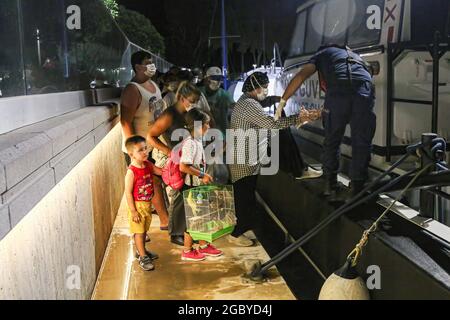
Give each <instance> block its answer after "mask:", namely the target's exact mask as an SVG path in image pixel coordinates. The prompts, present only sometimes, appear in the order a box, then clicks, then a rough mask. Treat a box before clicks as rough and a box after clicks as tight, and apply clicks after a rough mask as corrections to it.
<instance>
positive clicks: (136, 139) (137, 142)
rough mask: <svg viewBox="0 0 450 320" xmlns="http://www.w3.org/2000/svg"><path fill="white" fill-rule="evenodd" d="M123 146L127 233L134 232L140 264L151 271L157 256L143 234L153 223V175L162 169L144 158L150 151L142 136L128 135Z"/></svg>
mask: <svg viewBox="0 0 450 320" xmlns="http://www.w3.org/2000/svg"><path fill="white" fill-rule="evenodd" d="M125 147H126V149H127V152H128V155H129V156H130V158H131V164H130V166H129V167H128V170H127V174H126V176H125V195H126V197H127V204H128V219H129V223H130V232H131V233H132V234H133V238H134V243H135V245H136V248H137V252H136V257H137V258H138V261H139V265H140V267H141V268H142V269H143V270H145V271H150V270H153V269H155V266H154V265H153V263H152V260H154V259H157V258H158V255H156V254H154V253H152V252H150V251H147V250H146V249H145V236H146V234H147V231H148V230H149V228H150V224H151V222H152V207H151V204H152V201H153V175H154V174H157V175H161V173H162V172H161V169H160V168H158V167H155V166H154V165H153V164H152V163H151V162H149V161H148V160H147V157H148V152H149V151H148V149H147V143H146V141H145V138H144V137H141V136H132V137H130V138H128V139H127V140H126V142H125Z"/></svg>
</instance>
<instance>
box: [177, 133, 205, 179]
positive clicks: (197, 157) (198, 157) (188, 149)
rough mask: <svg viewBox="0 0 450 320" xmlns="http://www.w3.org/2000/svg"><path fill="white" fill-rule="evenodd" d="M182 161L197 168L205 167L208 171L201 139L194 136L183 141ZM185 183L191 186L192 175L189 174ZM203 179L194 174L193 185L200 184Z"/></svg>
mask: <svg viewBox="0 0 450 320" xmlns="http://www.w3.org/2000/svg"><path fill="white" fill-rule="evenodd" d="M180 163H184V164H190V165H192V166H193V167H194V168H196V169H199V170H200V169H203V172H206V163H205V151H204V149H203V143H202V141H201V140H196V139H194V138H193V137H192V136H189V137H188V138H186V140H184V141H183V148H182V149H181V158H180ZM184 183H185V184H187V185H188V186H191V175H189V174H187V175H186V178H185V180H184ZM200 183H201V180H200V178H199V177H197V176H192V186H199V185H200Z"/></svg>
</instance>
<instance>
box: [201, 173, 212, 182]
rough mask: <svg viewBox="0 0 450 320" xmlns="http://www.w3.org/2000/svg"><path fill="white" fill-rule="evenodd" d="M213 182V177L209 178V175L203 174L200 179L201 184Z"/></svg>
mask: <svg viewBox="0 0 450 320" xmlns="http://www.w3.org/2000/svg"><path fill="white" fill-rule="evenodd" d="M213 181H214V179H213V177H211V176H210V175H209V174H207V173H205V175H204V176H203V178H202V183H203V184H210V183H212V182H213Z"/></svg>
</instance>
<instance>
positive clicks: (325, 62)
mask: <svg viewBox="0 0 450 320" xmlns="http://www.w3.org/2000/svg"><path fill="white" fill-rule="evenodd" d="M369 69H370V67H368V66H367V65H366V64H365V62H364V61H363V60H362V59H361V57H360V56H359V55H358V54H356V53H354V52H353V51H351V50H350V49H349V48H348V47H343V46H339V45H327V46H322V47H320V48H319V50H318V51H317V52H316V53H315V54H314V55H313V56H312V58H311V59H310V61H309V62H308V64H306V65H305V66H304V67H303V68H302V69H301V71H300V72H299V73H298V74H297V75H296V76H295V77H294V78H293V79H292V80H291V82H290V83H289V85H288V87H287V88H286V91H285V92H284V94H283V96H282V99H281V101H280V105H279V107H278V110H279V112H280V110H282V108H283V107H284V106H285V105H286V101H287V100H288V99H289V98H290V97H291V96H292V95H293V94H294V93H295V92H296V91H297V90H298V89H299V88H300V86H301V85H302V84H303V83H304V82H305V80H306V79H308V78H309V77H310V76H312V75H313V74H314V73H315V72H316V71H317V72H318V73H319V81H320V85H321V89H322V90H323V91H324V92H325V93H326V96H325V105H324V110H323V112H322V121H323V126H324V129H325V140H324V146H323V159H322V162H323V170H324V178H325V179H326V188H325V195H332V194H333V193H335V191H336V189H337V188H338V184H337V174H338V170H339V155H340V145H341V142H342V138H343V137H344V134H345V128H346V126H347V124H350V128H351V137H352V162H351V167H350V173H349V174H350V179H351V186H352V194H353V195H354V194H356V193H358V192H359V191H361V190H362V188H363V186H364V183H365V182H366V181H367V180H368V166H369V162H370V156H371V147H372V139H373V137H374V134H375V128H376V116H375V113H374V111H373V108H374V104H375V90H374V86H373V83H372V75H371V72H370V71H369Z"/></svg>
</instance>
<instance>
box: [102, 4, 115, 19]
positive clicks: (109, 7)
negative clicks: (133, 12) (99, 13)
mask: <svg viewBox="0 0 450 320" xmlns="http://www.w3.org/2000/svg"><path fill="white" fill-rule="evenodd" d="M103 3H104V4H105V6H106V8H108V10H109V11H110V12H111V15H112V16H113V18H114V19H117V17H118V15H119V5H118V4H117V2H116V0H103Z"/></svg>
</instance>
